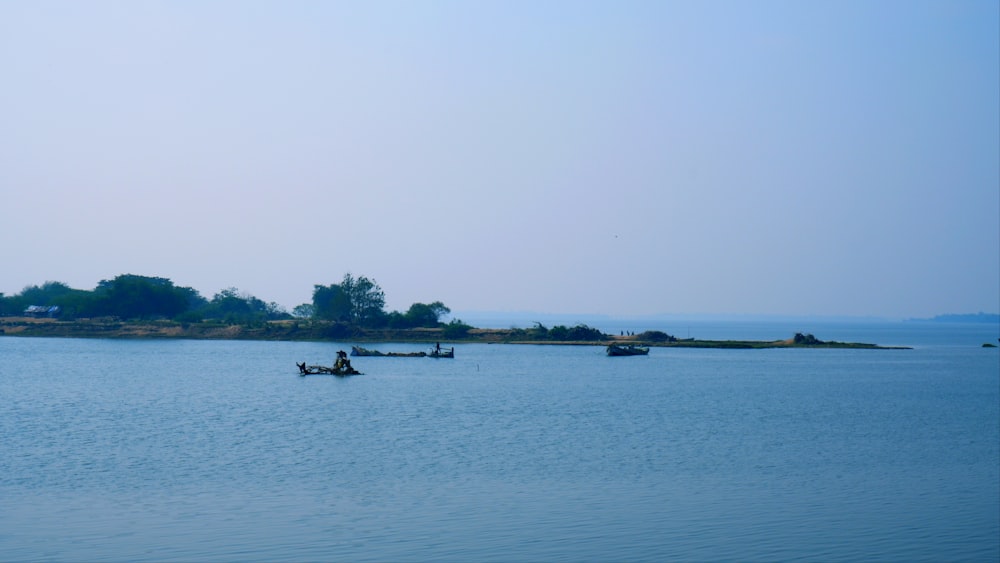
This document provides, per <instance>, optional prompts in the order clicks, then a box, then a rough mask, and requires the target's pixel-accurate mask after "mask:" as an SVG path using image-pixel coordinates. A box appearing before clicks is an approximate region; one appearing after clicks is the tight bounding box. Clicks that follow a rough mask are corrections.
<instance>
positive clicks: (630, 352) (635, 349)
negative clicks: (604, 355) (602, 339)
mask: <svg viewBox="0 0 1000 563" xmlns="http://www.w3.org/2000/svg"><path fill="white" fill-rule="evenodd" d="M647 354H649V348H648V347H645V346H636V345H635V344H612V345H610V346H608V355H609V356H645V355H647Z"/></svg>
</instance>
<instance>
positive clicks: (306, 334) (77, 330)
mask: <svg viewBox="0 0 1000 563" xmlns="http://www.w3.org/2000/svg"><path fill="white" fill-rule="evenodd" d="M0 336H24V337H30V336H38V337H64V338H166V339H197V340H276V341H316V342H322V341H329V342H345V341H349V342H358V343H369V342H413V343H422V344H423V343H434V342H451V343H485V344H536V345H575V346H608V345H610V344H633V345H636V346H654V347H661V348H722V349H760V348H846V349H871V350H905V349H909V347H908V346H880V345H878V344H868V343H861V342H835V341H824V340H820V339H818V338H816V337H815V336H813V335H812V334H803V333H796V334H795V335H793V336H792V337H790V338H787V339H784V340H774V341H758V340H702V339H698V338H683V339H681V338H675V337H673V336H671V335H669V334H666V333H664V332H661V331H646V332H643V333H640V334H630V335H610V334H605V333H603V332H601V331H599V330H597V329H595V328H591V327H588V326H586V325H577V326H575V327H564V326H555V327H552V328H551V329H550V328H546V327H544V326H541V325H536V326H534V327H532V328H528V329H522V328H507V329H497V328H476V327H471V326H468V325H461V326H459V327H456V326H455V325H454V324H452V325H450V326H449V325H445V326H443V327H418V328H404V329H393V328H364V327H358V326H354V325H350V324H346V323H338V322H332V321H315V320H278V321H263V322H256V323H249V324H228V323H222V322H214V323H213V322H198V323H186V322H179V321H174V320H166V319H162V320H127V321H125V320H118V319H111V318H98V319H75V320H71V321H64V320H58V319H52V318H35V317H3V318H0Z"/></svg>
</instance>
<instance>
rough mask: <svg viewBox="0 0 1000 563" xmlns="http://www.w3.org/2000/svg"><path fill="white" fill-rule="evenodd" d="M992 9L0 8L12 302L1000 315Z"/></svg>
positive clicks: (930, 4)
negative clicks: (343, 301)
mask: <svg viewBox="0 0 1000 563" xmlns="http://www.w3.org/2000/svg"><path fill="white" fill-rule="evenodd" d="M998 30H1000V6H998V3H997V2H996V1H995V0H984V1H978V0H967V1H962V0H956V1H948V2H943V1H940V0H931V1H921V0H880V1H878V2H871V1H868V0H863V1H855V0H814V1H809V2H802V1H799V0H789V1H768V0H759V1H758V0H754V1H750V2H748V1H743V0H714V1H713V0H707V1H694V0H691V1H671V0H660V1H628V0H626V1H615V2H610V1H586V0H572V1H561V0H551V1H546V2H531V1H518V0H510V1H492V0H482V1H475V2H467V1H449V0H427V1H423V0H407V1H399V2H382V1H365V2H337V1H303V0H290V1H281V2H279V1H263V2H262V1H243V0H238V1H237V0H233V1H227V0H214V1H212V0H210V1H205V2H202V1H194V0H177V1H172V2H152V1H143V0H137V1H131V0H130V1H125V0H122V1H116V2H104V1H62V2H61V1H45V0H42V1H30V2H29V1H15V0H0V86H2V87H0V234H2V238H0V292H3V293H6V294H7V295H13V294H16V293H18V292H20V291H21V290H22V289H24V288H25V287H26V286H30V285H40V284H42V283H44V282H46V281H59V282H63V283H66V284H68V285H70V286H71V287H74V288H78V289H93V288H94V287H95V286H96V285H97V283H98V282H99V281H101V280H104V279H112V278H114V277H115V276H117V275H120V274H125V273H131V274H139V275H147V276H160V277H166V278H170V279H171V280H173V282H174V283H175V284H176V285H179V286H187V287H193V288H195V289H197V290H198V291H199V292H200V293H201V294H202V295H203V296H205V297H206V298H209V299H211V297H212V296H214V295H215V294H216V293H217V292H219V291H220V290H222V289H225V288H231V287H235V288H238V289H239V290H240V291H242V292H244V293H247V294H250V295H253V296H256V297H258V298H260V299H262V300H264V301H266V302H276V303H278V304H280V305H282V306H285V307H286V308H288V309H291V308H293V307H295V306H296V305H299V304H301V303H307V302H310V301H311V296H312V290H313V286H314V285H317V284H321V285H329V284H334V283H338V282H340V280H341V279H342V278H343V276H344V274H345V273H351V274H352V275H353V276H355V277H357V276H365V277H368V278H369V279H372V280H374V281H376V282H377V283H378V284H379V286H380V287H381V288H382V289H383V290H384V292H385V295H386V308H387V309H388V310H390V311H391V310H399V311H401V312H405V311H406V309H408V308H409V306H410V305H411V304H413V303H417V302H419V303H430V302H433V301H441V302H443V303H444V304H445V305H446V306H448V307H450V308H451V309H452V311H453V313H455V314H456V315H457V316H461V315H460V313H461V312H462V311H502V312H511V311H539V312H547V313H559V314H563V313H566V314H573V313H579V314H599V315H619V316H630V315H631V316H634V315H656V314H740V315H743V314H746V315H758V314H759V315H836V316H865V317H872V316H873V317H884V318H911V317H928V316H934V315H937V314H944V313H976V312H987V313H996V312H1000V38H998V35H1000V31H998Z"/></svg>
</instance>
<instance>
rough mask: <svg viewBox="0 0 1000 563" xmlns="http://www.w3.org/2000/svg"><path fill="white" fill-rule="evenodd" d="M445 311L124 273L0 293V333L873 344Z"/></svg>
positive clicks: (346, 280)
mask: <svg viewBox="0 0 1000 563" xmlns="http://www.w3.org/2000/svg"><path fill="white" fill-rule="evenodd" d="M450 314H451V309H449V308H448V307H447V306H446V305H445V304H444V303H442V302H441V301H434V302H431V303H413V304H412V305H410V307H409V308H408V309H407V310H406V311H405V312H400V311H390V312H387V311H386V310H385V292H383V291H382V288H381V287H379V285H378V283H376V282H375V280H372V279H370V278H367V277H365V276H358V277H354V276H353V275H351V274H350V273H347V274H344V277H343V278H342V279H341V281H340V283H336V284H329V285H320V284H317V285H314V286H313V293H312V301H311V302H310V303H303V304H301V305H298V306H296V307H295V308H294V309H292V311H291V312H289V311H287V310H285V309H284V308H283V307H281V306H280V305H278V304H277V303H274V302H265V301H263V300H262V299H259V298H257V297H255V296H253V295H250V294H248V293H245V292H242V291H240V290H239V289H237V288H235V287H231V288H227V289H223V290H221V291H219V292H218V293H216V294H215V295H214V296H212V298H211V299H207V298H205V297H203V296H202V295H201V294H199V293H198V291H197V290H195V289H193V288H190V287H183V286H178V285H175V284H174V282H173V281H172V280H170V279H168V278H161V277H150V276H140V275H134V274H122V275H119V276H117V277H115V278H113V279H110V280H101V282H100V283H98V284H97V287H95V288H94V289H92V290H80V289H73V288H71V287H69V286H68V285H66V284H64V283H62V282H55V281H47V282H45V283H44V284H42V285H40V286H36V285H33V286H28V287H26V288H24V290H22V291H21V292H20V293H18V294H16V295H12V296H5V295H3V294H2V293H0V317H4V318H3V319H0V334H5V335H19V336H66V337H88V336H89V337H104V338H216V339H248V340H249V339H252V340H317V341H323V340H341V341H342V340H352V341H357V342H392V341H396V342H438V341H442V340H446V341H453V342H487V343H532V344H581V345H605V344H609V343H613V342H622V343H630V344H638V345H643V346H662V347H689V348H775V347H808V348H880V347H879V346H876V345H874V344H860V343H842V342H824V341H822V340H819V339H817V338H816V337H814V336H813V335H811V334H803V333H797V334H795V336H794V337H792V338H789V339H787V340H779V341H773V342H758V341H712V340H697V339H692V338H687V339H678V338H676V337H674V336H672V335H670V334H667V333H665V332H662V331H657V330H652V331H646V332H643V333H640V334H637V335H636V334H627V335H626V334H624V333H622V334H620V335H609V334H605V333H603V332H602V331H600V330H599V329H596V328H592V327H589V326H587V325H585V324H578V325H575V326H564V325H557V326H553V327H551V328H549V327H546V326H544V325H542V324H541V323H535V324H534V326H532V327H531V328H526V329H522V328H510V329H481V328H476V327H473V326H470V325H468V324H466V323H464V322H462V321H461V320H460V319H451V320H450V321H448V322H444V319H445V318H446V317H447V316H448V315H450Z"/></svg>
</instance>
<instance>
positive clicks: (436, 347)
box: [434, 342, 441, 354]
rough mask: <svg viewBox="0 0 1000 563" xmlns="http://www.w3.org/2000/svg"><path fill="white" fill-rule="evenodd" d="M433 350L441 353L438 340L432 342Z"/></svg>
mask: <svg viewBox="0 0 1000 563" xmlns="http://www.w3.org/2000/svg"><path fill="white" fill-rule="evenodd" d="M434 351H435V352H437V353H438V354H440V353H441V343H440V342H435V343H434Z"/></svg>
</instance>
